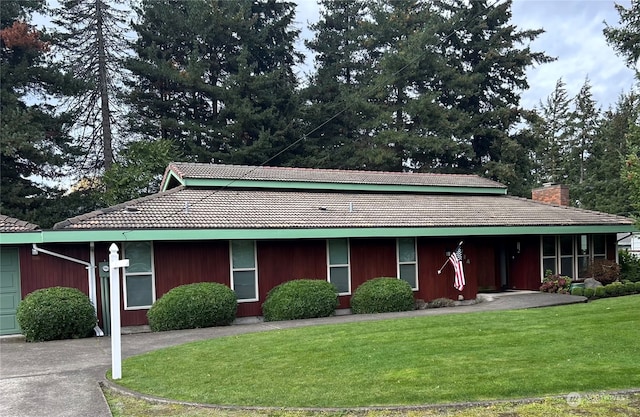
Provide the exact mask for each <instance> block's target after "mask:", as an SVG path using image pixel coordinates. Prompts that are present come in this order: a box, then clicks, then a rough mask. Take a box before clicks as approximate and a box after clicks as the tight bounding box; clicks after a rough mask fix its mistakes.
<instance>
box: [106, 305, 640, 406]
mask: <svg viewBox="0 0 640 417" xmlns="http://www.w3.org/2000/svg"><path fill="white" fill-rule="evenodd" d="M639 340H640V295H636V296H627V297H619V298H610V299H604V300H599V301H595V302H591V303H588V304H578V305H571V306H563V307H553V308H544V309H532V310H515V311H501V312H490V313H470V314H452V315H446V316H431V317H415V318H409V319H400V320H382V321H377V322H366V323H352V324H342V325H326V326H317V327H308V328H300V329H292V330H285V331H272V332H267V333H257V334H247V335H242V336H237V337H226V338H221V339H213V340H207V341H202V342H196V343H189V344H186V345H182V346H178V347H174V348H169V349H163V350H159V351H156V352H151V353H149V354H145V355H141V356H137V357H133V358H129V359H127V360H125V361H124V364H123V379H121V380H120V381H118V383H120V384H121V385H123V386H125V387H128V388H131V389H133V390H136V391H140V392H144V393H148V394H151V395H156V396H160V397H166V398H172V399H177V400H183V401H193V402H202V403H212V404H235V405H250V406H277V407H279V406H288V407H357V406H367V405H411V404H430V403H445V402H459V401H477V400H488V399H511V398H520V397H540V396H547V395H556V394H566V393H569V392H594V391H601V390H610V389H622V388H630V387H640V349H639V348H638V341H639Z"/></svg>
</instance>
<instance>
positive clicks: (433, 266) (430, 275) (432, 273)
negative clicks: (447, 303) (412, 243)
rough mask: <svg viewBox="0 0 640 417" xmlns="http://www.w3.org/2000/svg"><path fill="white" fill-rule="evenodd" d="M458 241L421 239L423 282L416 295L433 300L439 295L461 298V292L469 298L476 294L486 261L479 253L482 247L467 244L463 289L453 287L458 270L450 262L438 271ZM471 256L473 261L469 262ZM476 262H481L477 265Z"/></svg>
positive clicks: (419, 257) (419, 246)
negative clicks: (480, 271) (478, 277)
mask: <svg viewBox="0 0 640 417" xmlns="http://www.w3.org/2000/svg"><path fill="white" fill-rule="evenodd" d="M458 243H459V240H456V241H454V240H444V239H419V240H418V269H419V270H418V276H419V279H420V283H419V290H418V291H417V293H416V298H419V299H422V300H424V301H430V300H434V299H436V298H449V299H452V300H457V299H458V295H462V296H463V297H464V298H465V299H472V298H475V297H476V293H477V290H478V284H477V275H478V273H479V272H478V271H479V270H480V265H483V263H482V261H481V259H480V258H479V257H478V255H477V253H476V252H478V251H477V250H476V249H474V244H473V243H471V242H466V241H465V244H464V246H463V252H464V256H465V261H464V264H463V265H464V272H465V281H466V285H465V287H464V289H463V290H462V291H458V290H456V289H455V288H454V287H453V280H454V273H453V268H452V267H451V266H450V265H446V266H445V267H444V268H443V269H442V273H441V274H438V270H439V269H440V267H442V265H443V264H444V262H445V261H446V260H447V255H446V254H447V252H450V251H452V250H454V249H455V248H456V246H457V245H458ZM467 260H469V262H470V263H467ZM476 262H477V263H478V264H477V265H476Z"/></svg>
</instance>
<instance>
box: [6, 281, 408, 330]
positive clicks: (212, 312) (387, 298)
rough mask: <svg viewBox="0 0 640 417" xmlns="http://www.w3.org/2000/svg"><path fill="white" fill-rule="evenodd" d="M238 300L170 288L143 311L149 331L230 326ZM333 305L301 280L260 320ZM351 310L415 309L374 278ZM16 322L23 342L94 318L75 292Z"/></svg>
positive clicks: (299, 315) (275, 296) (318, 313)
mask: <svg viewBox="0 0 640 417" xmlns="http://www.w3.org/2000/svg"><path fill="white" fill-rule="evenodd" d="M237 307H238V301H237V299H236V295H235V293H234V291H233V290H231V288H229V287H227V286H226V285H223V284H218V283H213V282H199V283H195V284H187V285H181V286H179V287H175V288H173V289H172V290H170V291H169V292H167V293H166V294H164V295H163V296H162V297H161V298H159V299H158V300H157V301H156V302H155V303H154V304H153V306H151V308H150V309H149V311H148V312H147V318H148V320H149V326H150V327H151V330H152V331H166V330H181V329H194V328H202V327H212V326H225V325H229V324H231V323H232V322H233V321H234V320H235V318H236V312H237ZM337 307H338V294H337V291H336V288H335V287H334V286H333V285H332V284H331V283H329V282H327V281H324V280H312V279H301V280H293V281H288V282H285V283H283V284H280V285H278V286H276V287H274V288H273V289H272V290H271V291H270V292H269V294H268V295H267V298H266V300H265V302H264V304H263V305H262V310H263V314H264V318H265V320H266V321H275V320H295V319H305V318H317V317H327V316H330V315H333V314H334V312H335V310H336V308H337ZM351 308H352V311H353V312H354V313H356V314H359V313H384V312H393V311H407V310H413V309H415V301H414V298H413V291H412V289H411V286H410V285H409V284H408V283H407V282H405V281H402V280H399V279H396V278H376V279H372V280H369V281H367V282H365V283H364V284H362V285H361V286H360V287H358V288H357V289H356V291H355V292H354V293H353V296H352V297H351ZM17 318H18V323H19V324H20V327H21V328H22V331H23V333H24V334H25V336H26V338H27V340H28V341H44V340H55V339H68V338H75V337H83V336H87V335H89V334H90V333H91V330H93V328H94V327H95V326H96V324H97V319H96V314H95V310H94V308H93V305H92V304H91V302H90V301H89V298H88V297H87V296H86V295H85V294H83V293H82V292H80V291H79V290H77V289H75V288H63V287H55V288H47V289H43V290H38V291H34V292H33V293H31V294H29V295H28V296H27V297H25V299H24V300H23V301H22V302H21V303H20V305H19V307H18V312H17Z"/></svg>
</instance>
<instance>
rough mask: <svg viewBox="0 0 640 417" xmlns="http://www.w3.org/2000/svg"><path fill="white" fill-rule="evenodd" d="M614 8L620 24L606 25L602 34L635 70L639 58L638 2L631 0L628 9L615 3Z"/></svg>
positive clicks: (639, 9) (639, 17)
mask: <svg viewBox="0 0 640 417" xmlns="http://www.w3.org/2000/svg"><path fill="white" fill-rule="evenodd" d="M615 8H616V10H617V11H618V15H619V16H620V21H619V23H620V26H619V27H613V26H609V25H606V28H605V29H604V35H605V37H606V38H607V42H608V43H609V44H610V45H611V46H613V47H614V48H615V50H616V51H618V53H620V54H621V55H623V56H624V57H625V59H626V61H627V65H628V66H629V68H634V69H636V72H637V71H638V68H637V64H638V59H640V2H639V1H638V0H631V6H630V7H629V8H628V9H627V8H625V7H624V6H623V5H621V4H616V5H615Z"/></svg>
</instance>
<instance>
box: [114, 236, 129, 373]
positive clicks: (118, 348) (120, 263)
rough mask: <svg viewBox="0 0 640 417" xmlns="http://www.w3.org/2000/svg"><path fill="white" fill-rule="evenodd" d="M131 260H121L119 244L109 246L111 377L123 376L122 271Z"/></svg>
mask: <svg viewBox="0 0 640 417" xmlns="http://www.w3.org/2000/svg"><path fill="white" fill-rule="evenodd" d="M126 266H129V260H128V259H123V260H120V259H119V256H118V245H116V244H115V243H112V244H111V246H110V247H109V289H110V292H111V377H112V378H113V379H120V378H122V343H121V341H120V271H119V269H120V268H122V267H126Z"/></svg>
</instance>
